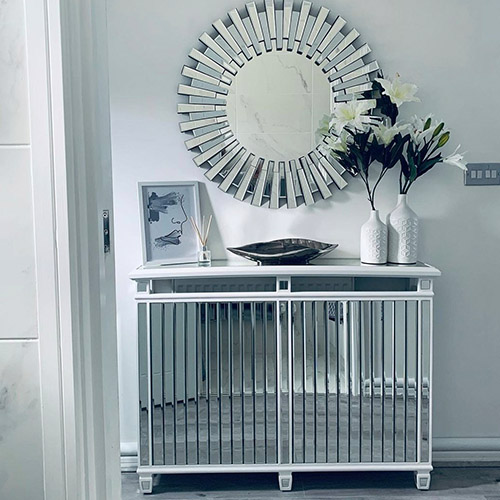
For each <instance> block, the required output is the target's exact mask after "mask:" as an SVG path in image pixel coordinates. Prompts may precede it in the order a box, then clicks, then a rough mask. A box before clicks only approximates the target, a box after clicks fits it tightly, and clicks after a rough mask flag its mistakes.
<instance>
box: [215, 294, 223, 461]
mask: <svg viewBox="0 0 500 500" xmlns="http://www.w3.org/2000/svg"><path fill="white" fill-rule="evenodd" d="M221 307H222V304H220V303H216V304H215V305H214V309H215V310H214V313H215V321H214V333H215V342H214V344H215V351H214V360H215V370H214V372H215V373H214V376H215V380H216V384H215V391H214V400H215V401H214V403H215V404H214V406H215V415H214V420H215V426H214V427H215V436H216V440H217V450H216V454H217V462H218V463H219V464H221V463H222V407H221V406H222V381H221V378H222V374H221V335H222V332H221Z"/></svg>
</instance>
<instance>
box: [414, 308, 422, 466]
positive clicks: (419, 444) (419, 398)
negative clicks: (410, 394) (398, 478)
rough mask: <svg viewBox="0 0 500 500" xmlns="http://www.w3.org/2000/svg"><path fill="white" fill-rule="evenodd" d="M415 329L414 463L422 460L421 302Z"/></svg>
mask: <svg viewBox="0 0 500 500" xmlns="http://www.w3.org/2000/svg"><path fill="white" fill-rule="evenodd" d="M416 323H417V324H416V328H417V349H416V353H415V356H416V358H415V367H416V371H417V391H416V398H417V408H416V419H417V434H416V461H417V462H421V460H422V364H421V360H422V302H421V301H419V302H418V303H417V318H416Z"/></svg>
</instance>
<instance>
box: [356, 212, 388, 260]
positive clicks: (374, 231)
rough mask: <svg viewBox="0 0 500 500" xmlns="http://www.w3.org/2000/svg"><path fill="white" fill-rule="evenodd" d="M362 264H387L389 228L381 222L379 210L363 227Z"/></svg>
mask: <svg viewBox="0 0 500 500" xmlns="http://www.w3.org/2000/svg"><path fill="white" fill-rule="evenodd" d="M360 253H361V262H362V263H363V264H376V265H380V264H386V263H387V226H386V225H385V224H384V223H383V222H382V221H381V220H380V217H379V214H378V210H372V211H371V214H370V218H369V219H368V220H367V221H366V222H365V223H364V224H363V225H362V226H361V248H360Z"/></svg>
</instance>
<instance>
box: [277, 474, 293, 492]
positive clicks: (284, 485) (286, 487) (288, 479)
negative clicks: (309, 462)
mask: <svg viewBox="0 0 500 500" xmlns="http://www.w3.org/2000/svg"><path fill="white" fill-rule="evenodd" d="M278 481H279V484H280V490H281V491H292V473H291V472H280V473H279V474H278Z"/></svg>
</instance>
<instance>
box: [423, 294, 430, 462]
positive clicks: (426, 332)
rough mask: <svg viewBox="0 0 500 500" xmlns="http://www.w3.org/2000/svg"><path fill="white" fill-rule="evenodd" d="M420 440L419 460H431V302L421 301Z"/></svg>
mask: <svg viewBox="0 0 500 500" xmlns="http://www.w3.org/2000/svg"><path fill="white" fill-rule="evenodd" d="M421 307H422V315H421V319H420V321H421V324H422V358H421V367H422V398H421V400H422V402H421V406H422V410H421V419H422V431H421V432H422V440H421V461H422V462H423V463H428V462H429V461H430V460H431V443H430V440H431V425H432V422H431V410H432V408H431V396H432V392H431V391H432V379H431V373H432V371H431V367H432V302H431V301H429V300H425V301H422V306H421Z"/></svg>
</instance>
